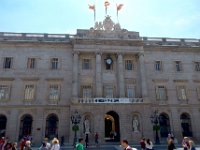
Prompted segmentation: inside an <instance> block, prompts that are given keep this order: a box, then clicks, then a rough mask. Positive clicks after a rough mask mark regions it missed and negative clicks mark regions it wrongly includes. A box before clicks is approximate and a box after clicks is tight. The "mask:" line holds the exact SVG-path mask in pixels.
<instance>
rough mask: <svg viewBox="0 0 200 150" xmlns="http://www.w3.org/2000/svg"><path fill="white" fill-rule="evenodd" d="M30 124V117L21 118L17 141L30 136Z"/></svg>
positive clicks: (31, 119) (31, 120)
mask: <svg viewBox="0 0 200 150" xmlns="http://www.w3.org/2000/svg"><path fill="white" fill-rule="evenodd" d="M32 122H33V118H32V116H30V115H24V116H23V117H22V118H21V121H20V133H19V139H21V138H23V137H24V136H29V135H31V130H32Z"/></svg>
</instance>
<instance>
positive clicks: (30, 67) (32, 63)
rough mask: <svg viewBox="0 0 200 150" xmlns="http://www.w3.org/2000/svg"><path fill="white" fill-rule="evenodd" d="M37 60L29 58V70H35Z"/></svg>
mask: <svg viewBox="0 0 200 150" xmlns="http://www.w3.org/2000/svg"><path fill="white" fill-rule="evenodd" d="M35 60H36V59H35V58H28V62H27V68H28V69H35Z"/></svg>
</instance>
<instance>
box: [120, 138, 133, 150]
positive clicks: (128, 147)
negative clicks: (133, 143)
mask: <svg viewBox="0 0 200 150" xmlns="http://www.w3.org/2000/svg"><path fill="white" fill-rule="evenodd" d="M121 146H122V148H123V149H124V150H132V148H131V147H130V146H129V145H128V141H127V140H125V139H124V140H122V141H121Z"/></svg>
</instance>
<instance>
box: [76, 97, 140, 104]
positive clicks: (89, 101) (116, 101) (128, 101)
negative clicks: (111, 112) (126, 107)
mask: <svg viewBox="0 0 200 150" xmlns="http://www.w3.org/2000/svg"><path fill="white" fill-rule="evenodd" d="M143 102H144V101H143V98H78V99H73V103H76V104H139V103H143Z"/></svg>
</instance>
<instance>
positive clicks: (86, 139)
mask: <svg viewBox="0 0 200 150" xmlns="http://www.w3.org/2000/svg"><path fill="white" fill-rule="evenodd" d="M88 143H89V137H88V134H86V136H85V147H86V148H88Z"/></svg>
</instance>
